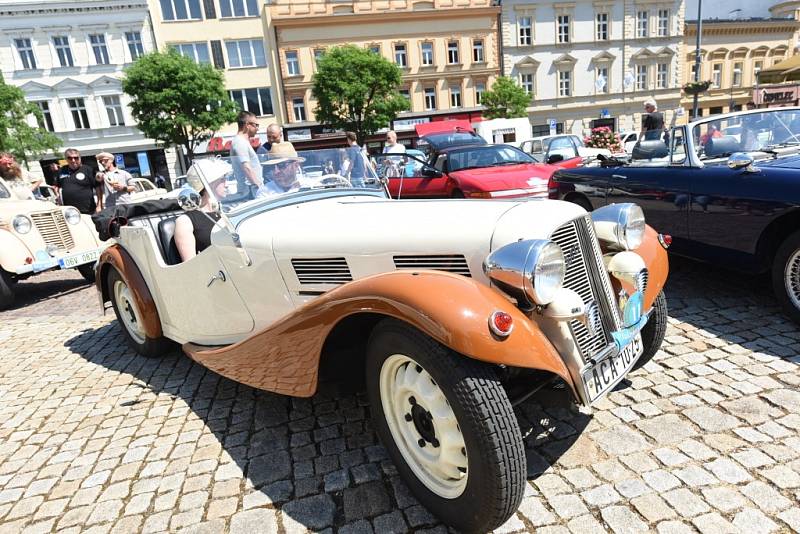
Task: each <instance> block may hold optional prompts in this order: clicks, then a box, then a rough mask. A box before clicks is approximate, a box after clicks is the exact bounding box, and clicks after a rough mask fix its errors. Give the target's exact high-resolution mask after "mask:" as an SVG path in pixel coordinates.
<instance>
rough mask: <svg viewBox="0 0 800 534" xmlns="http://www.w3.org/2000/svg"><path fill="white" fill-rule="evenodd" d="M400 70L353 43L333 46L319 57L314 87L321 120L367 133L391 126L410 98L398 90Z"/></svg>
mask: <svg viewBox="0 0 800 534" xmlns="http://www.w3.org/2000/svg"><path fill="white" fill-rule="evenodd" d="M400 80H401V74H400V69H399V68H398V67H397V65H395V64H394V63H392V62H390V61H388V60H387V59H386V58H384V57H383V56H381V55H379V54H376V53H374V52H372V51H370V50H366V49H363V48H360V47H357V46H353V45H345V46H341V47H333V48H331V49H330V50H328V51H326V52H325V53H324V54H323V55H322V57H321V58H320V59H319V62H318V64H317V73H316V74H315V75H314V78H313V87H312V89H311V91H312V94H313V95H314V98H315V99H316V100H317V107H316V109H315V110H314V114H315V115H316V117H317V120H318V121H319V122H321V123H323V124H327V125H329V126H331V127H333V128H336V129H339V130H351V131H353V132H355V133H356V136H357V137H358V143H359V144H363V143H364V139H365V138H366V136H367V135H369V134H372V133H374V132H376V131H377V130H378V129H380V128H384V127H387V126H388V125H389V124H390V123H391V121H392V120H393V119H394V118H395V117H396V116H397V114H398V113H399V112H400V111H403V110H405V109H408V107H409V102H408V99H406V98H405V97H403V96H401V95H400V93H398V92H397V88H398V87H399V85H400Z"/></svg>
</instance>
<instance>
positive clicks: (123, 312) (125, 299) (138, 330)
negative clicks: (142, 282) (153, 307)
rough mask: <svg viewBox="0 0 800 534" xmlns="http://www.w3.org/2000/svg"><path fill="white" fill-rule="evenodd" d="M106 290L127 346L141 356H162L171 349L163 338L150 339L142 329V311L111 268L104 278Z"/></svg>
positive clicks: (167, 341) (124, 283)
mask: <svg viewBox="0 0 800 534" xmlns="http://www.w3.org/2000/svg"><path fill="white" fill-rule="evenodd" d="M106 288H107V289H108V294H109V296H110V297H111V304H112V306H113V307H114V314H115V315H116V316H117V321H119V323H120V326H121V327H122V333H123V334H124V335H125V338H126V339H127V340H128V344H129V345H130V346H131V347H132V348H133V349H134V350H135V351H136V352H138V353H139V354H141V355H142V356H147V357H148V358H152V357H157V356H162V355H164V354H165V353H167V352H169V351H170V350H171V349H172V342H170V341H169V340H168V339H167V338H165V337H158V338H150V337H148V336H147V333H146V331H145V328H144V323H143V315H142V310H140V309H139V308H138V306H137V305H136V301H135V299H134V298H133V292H132V290H131V288H130V287H129V286H128V283H127V281H126V280H125V279H123V277H122V275H120V274H119V272H118V271H117V270H116V269H114V268H111V269H110V270H109V272H108V276H107V278H106Z"/></svg>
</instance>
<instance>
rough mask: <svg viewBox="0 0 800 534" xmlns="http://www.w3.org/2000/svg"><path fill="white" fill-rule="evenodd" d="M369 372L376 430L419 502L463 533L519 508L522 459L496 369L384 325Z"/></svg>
mask: <svg viewBox="0 0 800 534" xmlns="http://www.w3.org/2000/svg"><path fill="white" fill-rule="evenodd" d="M366 371H367V394H368V396H369V400H370V405H371V409H372V415H373V419H374V421H375V426H376V430H377V432H378V435H379V436H380V437H381V440H382V441H383V443H384V445H385V446H386V448H387V450H388V452H389V455H390V456H391V458H392V460H393V461H394V464H395V465H396V466H397V470H398V471H399V472H400V474H401V475H402V477H403V479H404V481H405V482H406V484H407V485H408V486H409V488H410V489H411V491H412V492H413V493H414V495H415V496H416V497H417V499H419V501H420V502H421V503H422V504H424V505H425V506H426V507H427V508H428V509H429V510H430V511H431V512H433V513H434V514H435V515H436V516H438V517H439V518H440V519H441V520H442V521H444V522H445V523H447V524H448V525H451V526H453V527H455V528H458V529H460V530H463V531H467V532H487V531H490V530H493V529H494V528H496V527H498V526H500V525H502V524H503V523H504V522H505V521H506V520H507V519H508V518H509V517H510V516H511V515H512V514H513V513H514V512H515V511H516V509H517V507H519V504H520V502H521V500H522V494H523V490H524V487H525V474H526V468H525V465H526V461H525V451H524V447H523V443H522V434H521V432H520V429H519V425H518V423H517V419H516V416H515V415H514V411H513V409H512V407H511V403H510V402H509V400H508V397H507V396H506V392H505V390H504V389H503V387H502V386H501V385H500V382H499V380H498V378H497V376H496V374H495V372H494V370H493V369H492V368H491V367H490V366H488V365H486V364H482V363H480V362H476V361H474V360H470V359H468V358H466V357H464V356H461V355H459V354H456V353H455V352H453V351H452V350H450V349H448V348H446V347H444V346H442V345H440V344H439V343H437V342H436V341H434V340H432V339H431V338H429V337H427V336H426V335H424V334H422V333H421V332H419V331H418V330H415V329H413V328H411V327H410V326H408V325H406V324H404V323H401V322H399V321H396V320H394V319H386V320H384V321H382V322H381V323H379V324H378V325H377V326H376V328H375V330H374V331H373V333H372V335H371V336H370V339H369V344H368V347H367V364H366Z"/></svg>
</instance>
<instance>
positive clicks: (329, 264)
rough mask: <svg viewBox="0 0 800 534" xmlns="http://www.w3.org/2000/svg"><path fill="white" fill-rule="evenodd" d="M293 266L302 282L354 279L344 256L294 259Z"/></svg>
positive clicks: (315, 282)
mask: <svg viewBox="0 0 800 534" xmlns="http://www.w3.org/2000/svg"><path fill="white" fill-rule="evenodd" d="M292 267H293V268H294V273H295V274H296V275H297V279H298V280H299V281H300V283H301V284H344V283H346V282H352V281H353V276H352V275H351V274H350V268H349V267H348V266H347V262H346V261H345V259H344V258H308V259H293V260H292Z"/></svg>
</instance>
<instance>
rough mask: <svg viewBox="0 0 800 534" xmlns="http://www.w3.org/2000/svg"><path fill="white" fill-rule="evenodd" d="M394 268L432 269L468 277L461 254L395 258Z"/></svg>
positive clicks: (465, 262)
mask: <svg viewBox="0 0 800 534" xmlns="http://www.w3.org/2000/svg"><path fill="white" fill-rule="evenodd" d="M394 266H395V268H396V269H432V270H435V271H447V272H448V273H453V274H460V275H461V276H466V277H470V273H469V266H468V265H467V260H466V258H464V256H463V255H461V254H441V255H426V256H395V257H394Z"/></svg>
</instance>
